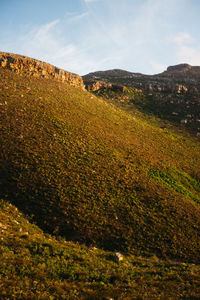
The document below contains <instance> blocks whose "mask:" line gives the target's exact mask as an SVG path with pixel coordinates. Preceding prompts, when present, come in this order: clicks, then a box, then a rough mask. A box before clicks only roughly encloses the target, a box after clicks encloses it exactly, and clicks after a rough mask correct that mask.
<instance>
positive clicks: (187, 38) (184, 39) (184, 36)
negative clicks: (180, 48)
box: [171, 32, 194, 44]
mask: <svg viewBox="0 0 200 300" xmlns="http://www.w3.org/2000/svg"><path fill="white" fill-rule="evenodd" d="M171 41H172V42H174V43H176V44H183V43H191V42H193V41H194V39H193V38H192V36H191V35H190V34H189V33H188V32H180V33H178V34H176V35H174V36H173V37H171Z"/></svg>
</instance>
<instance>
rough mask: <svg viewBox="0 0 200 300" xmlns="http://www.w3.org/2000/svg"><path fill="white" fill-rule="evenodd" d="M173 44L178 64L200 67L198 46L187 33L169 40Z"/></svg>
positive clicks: (199, 46) (179, 34)
mask: <svg viewBox="0 0 200 300" xmlns="http://www.w3.org/2000/svg"><path fill="white" fill-rule="evenodd" d="M171 41H172V42H173V43H174V44H175V49H176V50H175V51H176V57H177V61H178V63H189V64H191V65H200V44H199V43H198V41H197V40H196V39H195V38H193V37H192V35H191V34H189V33H188V32H181V33H178V34H177V35H175V36H173V37H172V38H171Z"/></svg>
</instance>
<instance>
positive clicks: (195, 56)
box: [177, 45, 200, 65]
mask: <svg viewBox="0 0 200 300" xmlns="http://www.w3.org/2000/svg"><path fill="white" fill-rule="evenodd" d="M177 58H178V62H179V63H182V62H185V63H189V64H191V65H200V47H198V48H193V47H189V46H184V45H183V46H181V47H180V48H179V50H178V52H177Z"/></svg>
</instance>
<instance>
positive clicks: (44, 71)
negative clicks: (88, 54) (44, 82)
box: [0, 52, 84, 89]
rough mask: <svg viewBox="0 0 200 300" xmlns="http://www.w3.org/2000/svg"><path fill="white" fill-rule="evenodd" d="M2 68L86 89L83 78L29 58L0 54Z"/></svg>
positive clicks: (5, 53)
mask: <svg viewBox="0 0 200 300" xmlns="http://www.w3.org/2000/svg"><path fill="white" fill-rule="evenodd" d="M0 67H3V68H7V69H10V70H11V71H14V72H18V73H21V72H23V73H26V74H27V75H31V76H34V77H43V78H53V79H55V80H58V81H62V82H66V83H69V84H70V85H73V86H78V87H81V88H83V89H84V84H83V80H82V77H81V76H79V75H77V74H73V73H70V72H67V71H65V70H62V69H59V68H57V67H55V66H53V65H51V64H48V63H45V62H42V61H40V60H37V59H33V58H30V57H27V56H22V55H17V54H12V53H7V52H0Z"/></svg>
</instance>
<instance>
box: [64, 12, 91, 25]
mask: <svg viewBox="0 0 200 300" xmlns="http://www.w3.org/2000/svg"><path fill="white" fill-rule="evenodd" d="M88 15H89V13H88V11H86V12H83V13H80V14H76V13H67V14H66V20H67V22H79V21H81V20H82V19H83V18H85V17H87V16H88Z"/></svg>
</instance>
